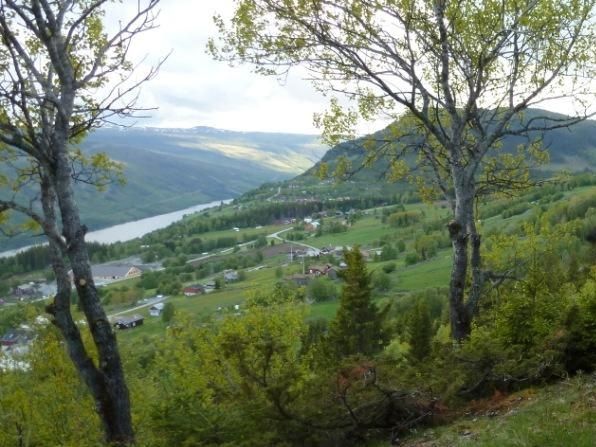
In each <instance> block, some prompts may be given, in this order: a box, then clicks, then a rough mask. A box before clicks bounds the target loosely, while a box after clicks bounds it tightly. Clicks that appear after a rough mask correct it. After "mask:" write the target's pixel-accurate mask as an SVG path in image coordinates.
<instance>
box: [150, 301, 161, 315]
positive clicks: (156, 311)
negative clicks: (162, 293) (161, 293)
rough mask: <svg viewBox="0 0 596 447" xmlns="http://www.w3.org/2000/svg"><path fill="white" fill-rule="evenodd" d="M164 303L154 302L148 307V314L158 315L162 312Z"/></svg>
mask: <svg viewBox="0 0 596 447" xmlns="http://www.w3.org/2000/svg"><path fill="white" fill-rule="evenodd" d="M163 307H164V303H156V304H154V305H153V306H151V307H150V308H149V315H151V316H152V317H159V316H160V315H161V313H162V312H163Z"/></svg>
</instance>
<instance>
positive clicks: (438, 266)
mask: <svg viewBox="0 0 596 447" xmlns="http://www.w3.org/2000/svg"><path fill="white" fill-rule="evenodd" d="M450 274H451V250H443V251H440V252H438V254H437V255H436V256H435V257H434V258H431V259H429V260H428V261H423V262H419V263H417V264H414V265H411V266H408V267H403V268H400V269H398V270H397V271H396V273H395V275H394V276H397V284H396V286H397V289H398V290H401V291H404V290H407V291H414V290H422V289H426V288H429V287H441V286H447V285H448V284H449V276H450Z"/></svg>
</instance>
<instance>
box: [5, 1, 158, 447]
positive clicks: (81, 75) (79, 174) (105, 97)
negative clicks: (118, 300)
mask: <svg viewBox="0 0 596 447" xmlns="http://www.w3.org/2000/svg"><path fill="white" fill-rule="evenodd" d="M158 1H159V0H148V1H139V2H138V3H137V9H136V10H135V11H134V12H133V14H132V15H131V17H129V18H128V19H125V20H122V21H121V22H120V24H119V27H117V29H115V30H114V31H113V32H108V31H107V30H106V28H105V27H104V25H103V22H102V19H103V16H104V13H105V10H106V8H107V7H108V5H109V4H110V3H112V2H111V1H109V0H0V38H1V40H2V46H1V47H0V157H1V159H2V163H3V164H4V166H5V167H6V169H5V170H3V171H2V175H1V176H0V183H1V187H2V190H1V191H2V192H1V195H0V197H1V200H0V212H2V215H3V216H4V217H6V214H7V213H9V212H16V213H21V214H23V215H24V216H26V218H27V222H29V225H27V226H28V228H31V229H40V230H41V231H42V232H43V233H44V234H45V236H47V239H48V242H49V248H50V252H51V259H52V268H53V271H54V273H55V276H56V282H57V293H56V296H55V298H54V299H53V302H52V303H51V304H50V305H48V307H47V311H48V312H49V313H50V314H52V316H53V322H54V323H55V325H56V326H57V327H58V329H59V330H60V332H61V334H62V336H63V337H64V341H65V345H66V347H67V351H68V354H69V356H70V358H71V359H72V361H73V363H74V365H75V367H76V369H77V371H78V373H79V374H80V376H81V377H82V379H83V380H84V382H85V383H86V385H87V387H88V388H89V390H90V392H91V394H92V396H93V399H94V401H95V405H96V410H97V413H98V414H99V417H100V419H101V422H102V424H103V429H104V432H105V440H106V442H107V443H109V444H117V445H129V444H131V443H133V442H134V432H133V427H132V422H131V416H130V401H129V393H128V389H127V385H126V382H125V378H124V372H123V369H122V364H121V360H120V355H119V352H118V347H117V343H116V338H115V335H114V333H113V331H112V328H111V325H110V322H109V321H108V318H107V316H106V314H105V312H104V310H103V308H102V306H101V304H100V300H99V297H98V293H97V289H96V287H95V284H94V282H93V277H92V274H91V267H90V262H89V256H88V253H87V249H86V246H85V233H86V231H87V228H86V226H85V225H84V224H83V223H82V221H81V218H80V215H79V208H78V206H77V203H76V200H75V196H74V186H75V184H76V183H78V182H84V183H90V184H94V185H96V186H101V185H105V183H106V182H109V181H110V180H111V178H112V177H113V174H114V169H115V168H117V166H116V165H115V164H114V163H112V162H110V161H109V160H108V159H107V157H106V156H104V155H101V154H100V155H97V156H93V157H91V158H86V157H85V156H84V155H83V154H82V153H81V152H80V151H77V150H76V148H75V147H76V146H74V145H75V144H76V143H78V142H80V140H81V139H82V138H83V137H84V136H85V134H86V133H87V132H88V131H90V130H91V129H93V128H95V127H98V126H100V125H101V124H102V123H105V122H106V121H110V120H112V119H114V117H116V116H125V115H130V114H133V113H134V112H135V111H137V110H138V108H137V107H136V106H135V102H136V96H135V91H136V89H137V87H138V86H139V85H140V84H141V83H142V82H144V81H146V80H148V79H150V78H151V77H152V76H153V75H154V74H155V70H154V69H150V70H149V71H148V72H147V73H144V74H140V75H134V67H133V66H132V64H131V63H130V62H129V61H128V59H127V56H128V51H129V48H130V45H131V43H132V41H133V40H134V38H135V37H137V36H138V35H139V34H140V33H143V32H145V31H148V30H150V29H151V28H153V27H154V24H155V22H154V21H155V18H156V6H157V4H158ZM5 220H6V219H5ZM5 224H6V222H5ZM69 268H70V269H72V284H74V287H75V289H76V293H77V294H78V302H79V303H80V307H81V309H82V310H83V312H84V314H85V317H86V320H87V322H88V327H89V330H90V332H91V336H92V339H93V343H94V348H95V349H94V351H93V352H92V351H90V350H89V349H88V348H87V347H86V346H85V345H84V344H83V341H82V338H81V333H80V331H79V328H78V327H77V325H76V324H75V322H74V321H73V317H72V314H71V310H70V296H71V287H72V285H71V278H70V275H69ZM95 351H96V352H95ZM60 417H68V415H61V416H60Z"/></svg>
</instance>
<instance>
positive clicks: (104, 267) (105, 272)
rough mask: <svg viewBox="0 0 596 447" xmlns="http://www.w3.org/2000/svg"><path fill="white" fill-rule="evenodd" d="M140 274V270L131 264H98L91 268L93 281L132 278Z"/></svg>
mask: <svg viewBox="0 0 596 447" xmlns="http://www.w3.org/2000/svg"><path fill="white" fill-rule="evenodd" d="M142 273H143V271H142V270H141V268H139V267H138V266H135V265H132V264H99V265H93V266H91V274H92V275H93V279H94V280H95V281H114V280H116V279H123V278H134V277H135V276H140V275H141V274H142Z"/></svg>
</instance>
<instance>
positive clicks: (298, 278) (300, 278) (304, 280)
mask: <svg viewBox="0 0 596 447" xmlns="http://www.w3.org/2000/svg"><path fill="white" fill-rule="evenodd" d="M311 280H312V275H301V274H299V273H296V274H294V275H290V276H287V277H286V281H291V282H293V283H294V284H296V285H297V286H300V287H304V286H307V285H308V283H310V281H311Z"/></svg>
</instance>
